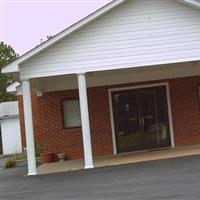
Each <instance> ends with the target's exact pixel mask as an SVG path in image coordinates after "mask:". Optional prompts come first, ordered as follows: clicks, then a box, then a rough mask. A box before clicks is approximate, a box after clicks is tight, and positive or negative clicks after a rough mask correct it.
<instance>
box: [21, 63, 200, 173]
mask: <svg viewBox="0 0 200 200" xmlns="http://www.w3.org/2000/svg"><path fill="white" fill-rule="evenodd" d="M198 74H199V63H179V64H168V65H161V66H149V67H140V68H132V69H120V70H111V71H102V72H92V73H82V74H77V75H75V74H71V75H62V76H49V77H40V78H31V79H29V80H23V81H22V91H23V102H24V103H25V104H24V119H25V121H24V122H25V124H24V125H25V128H26V131H24V136H25V133H26V144H27V150H28V152H27V153H28V158H29V159H30V160H29V161H28V163H29V165H28V166H29V173H28V174H29V175H34V174H45V173H56V172H62V171H71V170H80V169H83V168H85V169H87V168H93V167H102V166H111V165H121V164H127V163H134V162H142V161H148V160H157V159H166V158H173V157H179V156H187V155H195V154H197V153H196V151H197V152H198V154H199V150H198V149H195V152H194V153H193V152H192V153H191V152H190V151H191V150H189V153H188V151H186V150H185V149H184V151H182V150H181V149H179V148H178V150H177V149H168V150H162V151H161V150H160V151H155V152H153V151H152V152H140V153H126V154H118V155H116V154H117V153H122V152H129V151H135V150H136V151H138V150H144V149H154V148H157V149H159V148H161V147H162V148H163V147H175V146H176V145H178V146H180V145H192V144H199V139H200V137H199V125H198V121H199V110H198V109H199V102H198V101H199V99H198V93H197V86H198V83H199V81H200V79H199V78H200V77H199V76H198ZM158 75H159V76H158ZM33 90H35V91H37V95H36V96H34V97H33V96H32V97H31V92H32V91H33ZM124 94H125V95H124ZM114 95H115V96H116V95H117V96H118V97H122V98H120V103H119V102H118V105H119V106H115V108H114V107H113V103H116V102H117V101H118V98H116V99H115V98H114V97H115V96H114ZM124 97H127V98H124ZM130 99H131V102H129V100H130ZM180 99H181V101H180ZM63 100H64V101H63ZM72 101H73V102H72ZM63 102H64V103H63ZM134 102H135V104H134ZM31 103H32V109H31ZM65 103H66V104H65ZM67 104H68V105H71V106H68V108H70V109H71V108H72V107H73V111H72V110H65V105H67ZM79 104H80V112H78V109H77V108H78V107H79ZM20 105H22V101H21V104H20ZM127 105H128V107H127ZM135 105H137V106H135ZM144 105H145V106H144ZM122 107H123V108H126V109H125V111H126V114H127V115H125V114H123V113H121V110H123V111H124V109H121V108H122ZM133 108H134V109H133ZM141 108H142V109H141ZM143 108H145V109H143ZM32 110H33V111H32ZM136 111H137V112H136ZM64 113H65V114H66V113H68V114H70V115H66V116H65V115H64ZM74 113H76V114H77V115H76V116H74ZM114 113H115V114H116V113H118V115H117V114H116V115H115V116H114ZM129 114H130V115H129ZM183 116H184V117H183ZM74 117H75V118H74ZM21 119H23V117H21ZM68 119H69V120H70V121H68ZM72 119H73V120H72ZM124 119H125V120H124ZM124 121H125V122H124ZM74 122H76V124H74ZM69 123H70V124H69ZM81 124H82V126H81ZM122 125H123V126H122ZM173 125H175V126H173ZM29 127H31V129H29ZM25 128H24V130H25ZM28 133H29V134H30V135H27V134H28ZM33 136H34V137H33ZM24 138H25V137H24ZM34 139H35V141H36V144H37V143H38V142H39V143H40V145H41V147H42V153H51V152H52V153H55V154H58V153H65V154H66V156H67V158H68V159H69V160H70V161H66V162H63V163H53V164H45V165H42V166H41V167H39V168H38V170H37V172H36V168H35V155H34ZM24 144H25V143H24ZM107 155H112V156H107ZM93 156H94V159H93ZM79 158H84V160H78V159H79ZM93 161H94V162H93Z"/></svg>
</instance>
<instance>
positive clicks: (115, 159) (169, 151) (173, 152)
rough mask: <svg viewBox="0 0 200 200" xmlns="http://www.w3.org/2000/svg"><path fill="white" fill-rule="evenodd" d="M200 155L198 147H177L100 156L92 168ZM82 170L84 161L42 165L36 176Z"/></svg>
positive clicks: (199, 147) (199, 146)
mask: <svg viewBox="0 0 200 200" xmlns="http://www.w3.org/2000/svg"><path fill="white" fill-rule="evenodd" d="M191 155H200V145H199V144H198V145H188V146H179V147H175V148H166V149H160V150H151V151H141V152H130V153H122V154H118V155H111V156H102V157H97V158H94V167H105V166H116V165H124V164H131V163H139V162H145V161H152V160H160V159H169V158H176V157H186V156H191ZM83 169H84V160H83V159H79V160H69V161H63V162H62V161H60V162H54V163H49V164H43V165H41V166H39V167H38V168H37V174H38V175H43V174H51V173H60V172H68V171H77V170H83Z"/></svg>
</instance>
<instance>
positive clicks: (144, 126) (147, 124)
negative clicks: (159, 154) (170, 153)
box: [112, 86, 170, 153]
mask: <svg viewBox="0 0 200 200" xmlns="http://www.w3.org/2000/svg"><path fill="white" fill-rule="evenodd" d="M112 101H113V112H114V123H115V134H116V143H117V151H118V153H120V152H128V151H138V150H146V149H155V148H161V147H167V146H170V133H169V123H168V112H167V98H166V93H165V87H164V86H163V87H155V88H145V89H137V90H127V91H119V92H114V93H112Z"/></svg>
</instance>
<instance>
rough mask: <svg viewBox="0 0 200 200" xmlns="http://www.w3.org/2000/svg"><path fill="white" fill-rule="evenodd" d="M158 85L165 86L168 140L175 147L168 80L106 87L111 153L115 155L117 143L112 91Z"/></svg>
mask: <svg viewBox="0 0 200 200" xmlns="http://www.w3.org/2000/svg"><path fill="white" fill-rule="evenodd" d="M159 86H165V91H166V96H167V108H168V118H169V130H170V141H171V147H175V142H174V129H173V121H172V110H171V99H170V89H169V83H168V82H163V83H155V84H145V85H137V86H130V87H119V88H112V89H108V97H109V112H110V119H111V129H112V142H113V153H114V154H115V155H116V154H117V145H116V135H115V124H114V116H113V105H112V92H114V91H123V90H134V89H140V88H141V89H142V88H151V87H159Z"/></svg>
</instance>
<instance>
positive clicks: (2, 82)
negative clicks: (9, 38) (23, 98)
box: [0, 42, 18, 102]
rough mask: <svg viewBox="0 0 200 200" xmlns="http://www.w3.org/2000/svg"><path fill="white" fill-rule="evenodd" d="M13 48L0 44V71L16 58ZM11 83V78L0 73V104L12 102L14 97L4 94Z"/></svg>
mask: <svg viewBox="0 0 200 200" xmlns="http://www.w3.org/2000/svg"><path fill="white" fill-rule="evenodd" d="M17 56H18V55H17V54H16V53H15V51H14V50H13V48H12V47H11V46H9V45H7V44H5V43H4V42H0V70H1V69H2V68H3V67H4V66H5V65H7V64H9V63H11V62H12V61H14V60H15V59H16V58H17ZM11 83H12V77H9V76H7V75H5V74H2V73H0V102H4V101H13V100H15V96H13V95H11V94H8V93H6V88H7V86H8V85H9V84H11Z"/></svg>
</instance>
